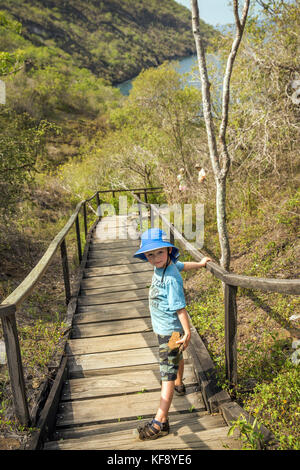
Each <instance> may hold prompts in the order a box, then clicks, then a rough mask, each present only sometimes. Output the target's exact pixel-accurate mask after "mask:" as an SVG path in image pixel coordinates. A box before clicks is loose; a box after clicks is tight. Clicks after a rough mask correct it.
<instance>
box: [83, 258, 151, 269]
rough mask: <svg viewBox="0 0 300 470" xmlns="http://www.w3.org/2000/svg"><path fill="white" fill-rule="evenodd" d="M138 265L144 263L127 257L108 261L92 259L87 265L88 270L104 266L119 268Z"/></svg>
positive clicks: (108, 259)
mask: <svg viewBox="0 0 300 470" xmlns="http://www.w3.org/2000/svg"><path fill="white" fill-rule="evenodd" d="M136 263H143V261H142V260H138V259H136V258H133V259H132V258H130V257H125V256H120V257H115V258H111V257H109V258H106V259H97V258H90V259H89V260H88V261H87V263H86V267H87V268H97V267H102V266H118V265H120V264H122V265H124V264H136Z"/></svg>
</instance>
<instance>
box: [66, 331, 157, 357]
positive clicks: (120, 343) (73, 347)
mask: <svg viewBox="0 0 300 470" xmlns="http://www.w3.org/2000/svg"><path fill="white" fill-rule="evenodd" d="M157 344H158V343H157V337H156V335H155V333H153V332H146V333H131V334H122V335H116V336H103V337H96V338H82V339H71V340H69V341H68V344H67V349H66V351H67V354H68V355H71V354H73V355H77V354H93V353H100V352H108V351H121V350H126V349H138V348H146V347H153V346H157Z"/></svg>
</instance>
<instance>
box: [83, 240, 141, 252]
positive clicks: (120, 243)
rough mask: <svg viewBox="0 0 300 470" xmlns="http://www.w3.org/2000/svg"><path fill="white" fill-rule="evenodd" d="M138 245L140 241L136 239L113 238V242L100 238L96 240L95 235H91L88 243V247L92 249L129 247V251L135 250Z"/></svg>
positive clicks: (105, 249)
mask: <svg viewBox="0 0 300 470" xmlns="http://www.w3.org/2000/svg"><path fill="white" fill-rule="evenodd" d="M139 246H140V242H139V241H138V240H129V239H128V240H115V241H113V242H105V243H104V242H103V241H102V240H98V239H97V238H96V237H93V238H92V240H91V244H90V249H93V250H98V249H99V250H104V251H107V250H108V251H109V250H120V249H121V248H122V249H123V248H124V249H130V250H131V251H136V250H135V249H138V248H139Z"/></svg>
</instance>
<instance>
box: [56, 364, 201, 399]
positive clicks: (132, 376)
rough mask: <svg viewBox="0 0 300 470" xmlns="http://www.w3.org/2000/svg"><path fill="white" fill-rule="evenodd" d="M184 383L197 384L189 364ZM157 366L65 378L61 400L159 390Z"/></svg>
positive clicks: (185, 371) (185, 370) (186, 368)
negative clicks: (151, 368) (86, 376)
mask: <svg viewBox="0 0 300 470" xmlns="http://www.w3.org/2000/svg"><path fill="white" fill-rule="evenodd" d="M184 383H185V384H186V385H187V386H188V385H197V381H196V379H195V373H194V370H193V368H192V366H191V365H187V366H186V367H185V369H184ZM160 388H161V385H160V373H159V368H158V367H157V368H156V370H143V371H141V370H138V371H137V370H135V369H134V370H130V371H128V370H126V371H123V372H119V373H118V374H110V375H102V376H96V377H88V378H84V379H82V378H80V379H71V380H67V381H66V383H65V384H64V386H63V389H62V394H61V400H62V401H69V400H79V399H86V398H96V397H97V398H100V397H105V396H114V395H120V394H128V393H134V392H135V393H137V392H141V391H154V390H160Z"/></svg>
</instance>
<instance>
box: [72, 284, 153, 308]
mask: <svg viewBox="0 0 300 470" xmlns="http://www.w3.org/2000/svg"><path fill="white" fill-rule="evenodd" d="M148 296H149V289H147V288H146V289H135V290H130V291H121V292H108V293H104V294H102V293H101V294H98V293H94V292H93V293H89V294H88V295H86V294H84V293H83V294H81V295H80V296H79V297H78V306H79V305H107V304H115V303H116V302H119V303H120V302H128V301H130V300H146V299H148Z"/></svg>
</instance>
